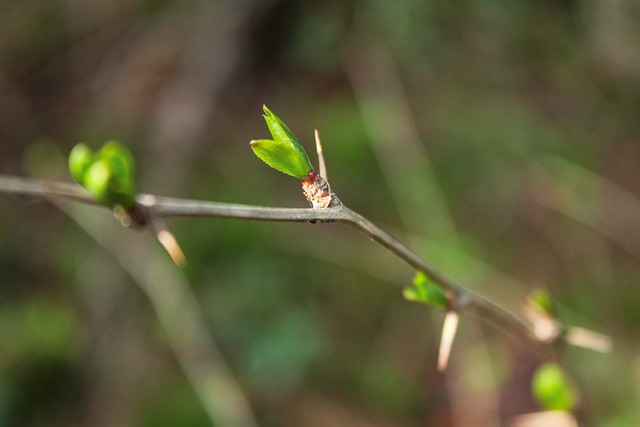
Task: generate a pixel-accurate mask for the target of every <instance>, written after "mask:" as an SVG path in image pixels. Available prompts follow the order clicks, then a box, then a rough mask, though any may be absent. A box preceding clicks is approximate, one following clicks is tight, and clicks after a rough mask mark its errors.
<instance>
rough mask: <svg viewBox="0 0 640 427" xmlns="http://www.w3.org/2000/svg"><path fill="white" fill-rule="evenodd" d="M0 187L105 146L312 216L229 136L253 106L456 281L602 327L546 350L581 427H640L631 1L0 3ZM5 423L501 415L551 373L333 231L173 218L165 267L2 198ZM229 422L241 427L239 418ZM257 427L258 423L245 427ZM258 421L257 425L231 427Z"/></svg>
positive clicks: (474, 421) (144, 252)
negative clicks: (448, 319) (433, 301)
mask: <svg viewBox="0 0 640 427" xmlns="http://www.w3.org/2000/svg"><path fill="white" fill-rule="evenodd" d="M0 10H1V12H0V173H2V174H12V175H20V176H35V177H40V178H53V179H59V180H65V181H70V178H69V177H68V173H67V172H66V163H65V162H66V160H65V158H66V155H67V153H68V152H69V150H70V149H71V147H72V146H73V145H74V144H76V143H77V142H80V141H83V142H86V143H88V144H89V145H90V146H93V147H94V148H98V147H100V146H101V145H102V144H103V143H104V142H105V141H107V140H110V139H117V140H119V141H121V142H123V143H124V144H126V145H127V146H129V147H130V148H131V150H132V151H133V152H134V154H135V156H136V159H137V162H138V175H139V189H140V191H143V192H148V193H154V194H159V195H165V196H173V197H183V198H197V199H205V200H215V201H222V202H232V203H246V204H256V205H267V206H284V207H305V206H306V205H307V203H306V201H305V200H304V198H303V196H302V194H301V190H300V188H299V184H298V183H297V182H296V181H295V180H294V179H291V178H290V177H287V176H284V175H282V174H279V173H277V172H275V171H273V170H272V169H270V168H268V167H266V166H265V165H263V164H262V163H261V162H260V161H259V160H258V159H257V158H256V157H255V156H254V155H253V154H252V153H251V150H250V149H249V147H248V142H249V141H250V140H251V139H256V138H265V137H268V132H267V129H266V126H265V124H264V121H263V119H262V117H261V113H262V110H261V108H262V105H263V104H267V105H268V106H269V107H270V108H271V109H272V110H273V111H274V112H275V113H276V114H277V115H279V116H280V117H281V118H282V119H283V120H284V121H285V122H286V123H287V124H288V125H289V127H291V129H292V130H293V131H294V132H295V133H296V134H297V136H298V137H299V139H300V140H301V141H302V142H303V144H304V145H305V146H306V148H307V151H308V152H309V154H310V155H311V157H312V158H313V159H314V161H315V154H313V153H312V151H313V129H314V128H317V129H319V131H320V134H321V136H322V140H323V145H324V150H325V157H326V160H327V164H328V172H329V178H330V182H331V184H332V187H333V190H334V191H335V192H336V193H337V194H338V196H339V197H340V198H341V200H342V201H343V202H344V203H345V204H346V205H347V206H349V207H351V208H353V209H354V210H356V211H358V212H360V213H361V214H363V215H364V216H366V217H368V218H370V219H372V220H373V221H374V222H376V223H378V224H379V225H380V226H381V227H383V228H384V229H386V230H388V231H390V232H392V233H393V234H395V235H397V236H398V237H400V238H401V239H402V240H403V241H405V242H407V243H408V244H409V245H410V246H411V247H413V248H414V249H415V250H416V251H417V252H419V253H420V254H422V255H423V256H424V257H425V258H426V259H427V260H429V261H430V262H432V263H433V264H435V265H436V266H437V267H438V268H439V269H440V270H442V271H443V272H445V273H446V274H447V275H449V276H451V277H453V278H455V279H456V280H459V281H460V282H461V283H462V284H463V285H464V286H465V287H467V288H469V289H471V290H473V291H475V292H477V293H479V294H481V295H483V296H485V297H487V298H489V299H490V300H492V301H495V302H496V303H498V304H500V305H502V306H504V307H505V308H507V309H509V310H511V311H513V312H516V313H517V312H519V311H520V310H521V308H522V307H521V304H522V301H523V300H524V298H525V296H526V295H527V294H528V292H530V291H531V290H532V289H534V288H535V287H544V288H546V289H548V290H549V291H550V292H551V294H552V295H553V297H554V298H555V300H556V302H557V304H558V306H559V309H560V318H561V319H562V321H563V322H565V323H566V324H576V325H580V326H583V327H587V328H590V329H593V330H596V331H600V332H602V333H604V334H607V335H609V336H611V337H612V339H613V342H614V348H613V351H612V352H611V353H610V354H608V355H602V354H598V353H595V352H591V351H586V350H582V349H577V348H571V347H569V348H564V349H556V352H555V354H554V355H555V357H558V358H559V360H560V361H561V362H562V364H563V366H564V367H565V368H566V369H567V371H568V372H569V373H570V375H571V376H572V378H573V380H574V382H575V384H576V385H577V387H578V388H579V389H580V390H581V403H580V405H579V407H578V409H577V412H576V415H577V417H578V419H579V421H580V425H584V426H608V427H614V426H615V427H622V426H637V425H640V409H639V408H640V404H639V402H640V355H639V353H638V350H639V347H640V345H639V342H640V340H639V337H640V286H639V278H640V263H639V260H640V228H639V227H638V221H639V220H640V199H639V198H640V167H639V165H640V25H638V23H639V22H640V3H639V2H637V1H635V0H582V1H580V0H555V1H554V0H543V1H527V0H508V1H506V0H455V1H444V0H397V1H393V2H390V1H382V0H369V1H366V0H361V1H355V0H353V1H345V0H320V1H310V0H261V1H260V0H254V1H248V0H247V1H243V0H227V1H204V0H201V1H195V0H188V1H173V0H135V1H124V0H92V1H89V0H49V1H44V0H22V1H11V0H4V1H0ZM0 218H1V221H0V343H1V345H0V425H2V426H89V425H91V426H176V425H180V426H211V425H216V426H226V425H247V426H248V425H259V426H361V427H365V426H384V427H386V426H416V427H417V426H435V427H440V426H454V427H461V426H470V425H473V426H499V425H507V424H508V423H509V422H510V420H512V419H513V417H514V416H517V415H520V414H524V413H527V412H532V411H537V410H539V409H540V408H539V407H538V405H537V404H536V403H535V401H534V400H533V398H532V397H531V393H530V379H531V375H532V372H533V371H534V370H535V368H536V366H538V365H539V364H540V363H541V362H543V361H545V360H548V359H549V357H550V355H549V354H548V353H545V352H539V351H533V350H532V348H531V346H530V345H529V344H528V343H527V342H526V341H523V340H522V339H521V338H520V337H515V336H513V334H509V333H508V331H505V330H503V328H502V327H501V325H491V324H488V323H487V322H485V321H483V320H482V319H479V318H476V317H473V316H469V315H464V316H463V317H462V321H461V326H460V331H459V335H458V337H457V340H456V342H455V343H454V346H453V354H452V358H451V361H450V366H449V370H448V371H447V372H446V373H445V374H444V375H441V374H438V373H437V372H436V369H435V366H436V359H437V347H438V340H439V334H440V328H441V324H442V320H443V317H444V316H443V314H442V313H441V312H436V311H434V310H430V309H427V308H426V307H423V306H421V305H418V304H413V303H409V302H406V301H404V300H403V298H402V293H401V287H402V286H407V285H409V284H410V283H411V279H412V277H413V271H411V269H410V268H409V267H407V266H406V265H404V264H403V263H402V262H401V261H399V260H397V259H395V258H393V257H392V256H391V255H390V254H388V253H387V252H385V251H384V250H383V249H382V248H380V247H378V246H377V245H375V244H373V243H372V242H371V241H370V240H369V239H367V238H366V237H364V236H363V235H361V234H358V233H357V232H356V231H354V230H351V229H349V228H347V227H346V226H341V225H331V224H329V225H327V224H325V225H308V224H274V223H258V222H246V221H239V220H220V219H177V220H172V221H170V222H169V227H170V228H171V230H172V231H173V232H174V233H175V235H176V237H177V239H178V241H179V242H180V243H181V245H182V247H183V249H184V251H185V253H186V256H187V259H188V265H187V267H186V268H185V269H184V270H182V271H180V270H178V269H177V268H176V267H174V266H173V264H172V263H171V260H170V259H169V258H168V256H167V255H166V254H165V253H164V252H163V251H162V249H161V248H159V246H158V245H157V243H155V242H154V239H153V236H152V234H151V233H150V232H149V231H147V232H136V231H132V230H126V229H122V227H120V226H119V224H117V222H116V221H114V220H113V218H112V217H111V215H110V213H109V212H106V210H104V209H97V208H91V207H82V206H73V205H71V204H49V203H38V202H36V201H33V200H31V201H30V200H24V199H21V198H9V197H0ZM241 419H244V420H245V421H246V422H245V423H244V424H242V423H236V424H234V421H233V420H241ZM247 420H248V421H247ZM251 420H253V421H251Z"/></svg>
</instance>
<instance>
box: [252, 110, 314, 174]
mask: <svg viewBox="0 0 640 427" xmlns="http://www.w3.org/2000/svg"><path fill="white" fill-rule="evenodd" d="M263 110H264V119H265V121H266V122H267V127H268V128H269V132H270V133H271V136H272V137H273V139H258V140H253V141H251V143H250V145H251V149H252V150H253V152H254V153H255V155H256V156H258V158H260V160H262V161H263V162H265V163H266V164H267V165H269V166H271V167H272V168H274V169H275V170H278V171H280V172H282V173H285V174H287V175H291V176H294V177H296V178H298V179H304V178H306V177H307V175H308V174H309V172H311V171H312V170H313V166H312V165H311V161H310V160H309V157H308V156H307V153H306V152H305V151H304V148H302V145H300V142H299V141H298V139H297V138H296V137H295V135H294V134H293V132H291V130H290V129H289V128H288V127H287V125H285V124H284V123H283V122H282V120H280V119H279V118H278V116H276V115H275V114H273V113H272V112H271V110H269V109H268V108H267V106H266V105H265V106H263Z"/></svg>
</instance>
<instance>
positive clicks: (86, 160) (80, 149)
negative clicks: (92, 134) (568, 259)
mask: <svg viewBox="0 0 640 427" xmlns="http://www.w3.org/2000/svg"><path fill="white" fill-rule="evenodd" d="M94 161H95V155H94V154H93V151H92V150H91V148H89V147H87V145H86V144H82V143H81V144H77V145H76V146H75V147H73V149H72V150H71V152H70V153H69V172H71V177H72V178H73V180H74V181H75V182H77V183H78V184H80V185H83V184H84V174H85V173H86V172H87V169H89V166H91V164H92V163H93V162H94Z"/></svg>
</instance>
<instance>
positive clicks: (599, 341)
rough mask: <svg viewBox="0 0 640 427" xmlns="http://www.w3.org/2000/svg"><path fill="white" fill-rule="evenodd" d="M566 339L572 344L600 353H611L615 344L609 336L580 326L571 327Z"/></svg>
mask: <svg viewBox="0 0 640 427" xmlns="http://www.w3.org/2000/svg"><path fill="white" fill-rule="evenodd" d="M565 339H566V340H567V342H568V343H569V344H571V345H575V346H576V347H582V348H586V349H588V350H594V351H599V352H600V353H609V352H610V351H611V347H612V346H613V344H612V343H611V338H609V337H608V336H606V335H603V334H599V333H598V332H594V331H590V330H588V329H584V328H580V327H578V326H573V327H571V328H569V329H568V330H567V336H566V338H565Z"/></svg>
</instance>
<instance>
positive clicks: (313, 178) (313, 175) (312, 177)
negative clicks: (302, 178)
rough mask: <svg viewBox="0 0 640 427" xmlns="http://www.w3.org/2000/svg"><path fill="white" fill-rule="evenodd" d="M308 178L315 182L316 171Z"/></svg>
mask: <svg viewBox="0 0 640 427" xmlns="http://www.w3.org/2000/svg"><path fill="white" fill-rule="evenodd" d="M307 178H309V179H311V180H315V179H316V173H315V171H311V172H309V175H307Z"/></svg>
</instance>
